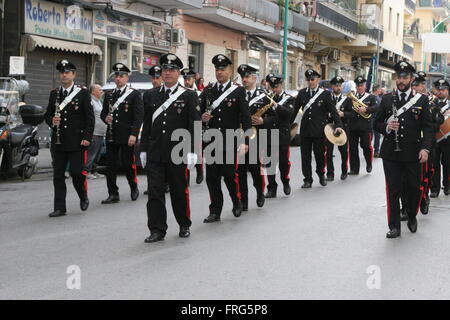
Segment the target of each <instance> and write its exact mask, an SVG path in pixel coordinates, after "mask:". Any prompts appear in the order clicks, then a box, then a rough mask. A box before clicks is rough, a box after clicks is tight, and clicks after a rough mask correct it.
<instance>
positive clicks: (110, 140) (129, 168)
mask: <svg viewBox="0 0 450 320" xmlns="http://www.w3.org/2000/svg"><path fill="white" fill-rule="evenodd" d="M112 70H113V72H114V76H115V78H114V81H115V82H116V85H117V87H116V88H115V89H114V90H113V91H112V92H110V93H109V94H107V95H106V96H105V100H104V101H103V110H102V113H101V115H100V117H101V119H102V120H103V121H104V122H105V123H106V124H107V125H108V130H107V135H106V183H107V185H108V195H109V196H108V198H107V199H105V200H103V201H102V204H110V203H117V202H119V201H120V197H119V187H118V186H117V183H116V180H117V160H118V158H119V156H121V160H122V166H123V168H124V169H125V173H126V177H127V180H128V184H129V185H130V189H131V200H133V201H136V200H137V198H138V197H139V189H138V180H137V175H136V161H135V156H134V147H135V144H136V140H137V137H138V136H139V131H140V130H141V125H142V119H143V116H144V109H143V102H142V97H141V94H140V93H139V91H137V90H134V89H133V88H131V87H130V86H129V85H128V80H129V73H130V72H131V71H130V69H128V67H127V66H125V65H124V64H122V63H116V64H114V65H113V67H112Z"/></svg>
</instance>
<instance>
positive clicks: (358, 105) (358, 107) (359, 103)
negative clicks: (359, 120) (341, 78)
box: [347, 91, 372, 119]
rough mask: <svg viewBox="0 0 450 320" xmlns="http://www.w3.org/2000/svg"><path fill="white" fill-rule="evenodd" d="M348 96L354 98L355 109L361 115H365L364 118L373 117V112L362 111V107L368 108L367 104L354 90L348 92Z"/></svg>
mask: <svg viewBox="0 0 450 320" xmlns="http://www.w3.org/2000/svg"><path fill="white" fill-rule="evenodd" d="M347 97H349V98H350V99H351V100H352V105H353V110H355V111H356V112H357V113H358V114H359V115H360V116H361V117H363V118H364V119H370V118H371V117H372V114H371V113H365V112H363V111H361V108H362V107H364V108H366V109H367V105H366V104H365V103H364V102H362V101H361V100H359V99H358V98H357V97H356V96H355V94H354V93H353V92H352V91H350V92H349V93H348V94H347Z"/></svg>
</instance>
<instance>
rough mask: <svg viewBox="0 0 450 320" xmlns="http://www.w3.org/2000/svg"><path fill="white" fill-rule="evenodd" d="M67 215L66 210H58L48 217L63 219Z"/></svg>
mask: <svg viewBox="0 0 450 320" xmlns="http://www.w3.org/2000/svg"><path fill="white" fill-rule="evenodd" d="M65 215H66V210H58V209H56V210H55V211H53V212H51V213H50V214H49V215H48V216H49V217H50V218H56V217H62V216H65Z"/></svg>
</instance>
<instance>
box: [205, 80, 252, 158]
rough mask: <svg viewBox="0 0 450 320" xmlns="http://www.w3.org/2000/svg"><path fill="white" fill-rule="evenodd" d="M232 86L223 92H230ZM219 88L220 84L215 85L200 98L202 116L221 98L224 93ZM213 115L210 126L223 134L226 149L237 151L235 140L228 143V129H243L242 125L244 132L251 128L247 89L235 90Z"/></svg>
mask: <svg viewBox="0 0 450 320" xmlns="http://www.w3.org/2000/svg"><path fill="white" fill-rule="evenodd" d="M231 85H232V83H231V81H230V82H229V83H228V85H227V86H226V87H225V88H224V90H223V92H225V91H226V90H228V89H229V88H230V87H231ZM218 86H219V84H218V83H214V84H211V85H209V86H207V87H206V88H205V89H204V90H203V91H202V94H201V95H200V98H199V99H200V110H201V114H203V113H205V112H207V111H210V110H209V106H210V105H212V103H213V102H214V101H215V100H217V99H218V98H219V97H220V96H221V94H222V93H220V92H219V90H218ZM211 115H212V118H211V119H210V120H209V123H208V126H209V128H211V129H212V128H214V129H218V130H220V131H221V132H222V137H223V141H224V149H228V150H234V149H236V146H235V139H233V141H227V139H226V129H233V130H237V129H239V128H241V124H242V130H244V131H247V130H248V129H250V128H251V118H250V111H249V108H248V102H247V100H246V97H245V89H244V88H243V87H241V86H239V87H238V88H237V89H235V90H234V91H233V92H232V93H230V94H229V95H228V96H227V97H226V98H225V99H224V100H223V101H222V102H221V103H220V104H219V106H218V107H217V108H215V109H214V110H213V111H212V112H211ZM213 140H214V138H213ZM212 142H213V141H212Z"/></svg>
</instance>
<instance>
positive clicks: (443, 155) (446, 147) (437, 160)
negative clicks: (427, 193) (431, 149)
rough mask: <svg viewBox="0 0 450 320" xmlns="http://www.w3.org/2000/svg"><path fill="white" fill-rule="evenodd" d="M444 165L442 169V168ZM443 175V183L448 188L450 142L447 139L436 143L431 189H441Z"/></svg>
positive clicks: (449, 182) (449, 180)
mask: <svg viewBox="0 0 450 320" xmlns="http://www.w3.org/2000/svg"><path fill="white" fill-rule="evenodd" d="M441 165H442V170H441ZM441 175H442V185H443V186H444V188H448V187H449V185H450V143H448V142H447V141H445V142H444V143H442V142H440V143H437V144H436V150H435V157H434V176H433V180H432V184H431V191H432V192H437V193H439V191H441Z"/></svg>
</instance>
